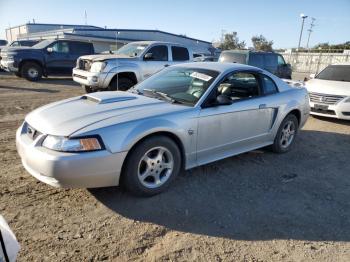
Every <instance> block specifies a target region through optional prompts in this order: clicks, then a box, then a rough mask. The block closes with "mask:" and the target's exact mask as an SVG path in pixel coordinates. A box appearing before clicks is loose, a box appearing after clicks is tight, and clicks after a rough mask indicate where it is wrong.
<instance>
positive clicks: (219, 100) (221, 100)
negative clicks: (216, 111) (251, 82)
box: [215, 95, 232, 106]
mask: <svg viewBox="0 0 350 262" xmlns="http://www.w3.org/2000/svg"><path fill="white" fill-rule="evenodd" d="M231 104H232V100H231V99H230V98H229V97H228V96H225V95H218V96H217V97H216V102H215V105H217V106H224V105H231Z"/></svg>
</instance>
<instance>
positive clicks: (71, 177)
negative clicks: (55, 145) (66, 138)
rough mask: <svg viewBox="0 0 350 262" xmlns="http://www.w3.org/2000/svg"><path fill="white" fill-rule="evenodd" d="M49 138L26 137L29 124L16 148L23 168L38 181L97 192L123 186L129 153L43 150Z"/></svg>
mask: <svg viewBox="0 0 350 262" xmlns="http://www.w3.org/2000/svg"><path fill="white" fill-rule="evenodd" d="M45 136H46V135H39V136H38V137H37V138H35V139H34V140H32V139H31V138H30V137H29V135H27V133H26V128H25V124H24V125H22V126H21V127H20V128H19V129H18V130H17V133H16V146H17V151H18V154H19V155H20V157H21V160H22V164H23V166H24V168H25V169H26V170H27V171H28V172H29V173H30V174H31V175H32V176H34V177H35V178H37V179H38V180H40V181H42V182H44V183H46V184H49V185H51V186H54V187H65V188H94V187H106V186H116V185H118V184H119V178H120V174H121V169H122V164H123V161H124V159H125V157H126V154H127V152H120V153H114V154H112V153H110V152H108V151H107V150H103V151H95V152H85V153H64V152H57V151H53V150H50V149H46V148H44V147H42V146H41V143H42V141H43V139H44V138H45Z"/></svg>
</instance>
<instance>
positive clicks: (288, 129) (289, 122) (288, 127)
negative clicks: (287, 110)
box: [271, 114, 298, 153]
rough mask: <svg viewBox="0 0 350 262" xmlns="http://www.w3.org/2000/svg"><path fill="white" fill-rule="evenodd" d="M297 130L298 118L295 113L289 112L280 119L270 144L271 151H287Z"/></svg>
mask: <svg viewBox="0 0 350 262" xmlns="http://www.w3.org/2000/svg"><path fill="white" fill-rule="evenodd" d="M297 132H298V119H297V118H296V116H295V115H293V114H289V115H287V116H286V118H285V119H284V120H283V121H282V123H281V125H280V127H279V129H278V131H277V135H276V137H275V140H274V143H273V145H272V146H271V148H272V151H273V152H276V153H285V152H288V151H289V150H290V149H291V147H292V145H293V144H294V140H295V137H296V135H297Z"/></svg>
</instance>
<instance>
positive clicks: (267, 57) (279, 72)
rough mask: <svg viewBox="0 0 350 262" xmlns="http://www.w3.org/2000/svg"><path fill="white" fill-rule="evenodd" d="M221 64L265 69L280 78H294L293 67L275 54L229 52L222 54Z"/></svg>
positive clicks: (241, 51) (242, 51)
mask: <svg viewBox="0 0 350 262" xmlns="http://www.w3.org/2000/svg"><path fill="white" fill-rule="evenodd" d="M219 62H225V63H239V64H246V65H251V66H255V67H259V68H262V69H265V70H267V71H269V72H270V73H272V74H274V75H276V76H278V77H280V78H286V79H291V78H292V67H291V65H290V64H287V63H286V62H285V61H284V58H283V56H282V55H280V54H277V53H273V52H260V51H250V50H227V51H223V52H222V53H221V55H220V57H219Z"/></svg>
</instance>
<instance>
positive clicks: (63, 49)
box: [52, 42, 69, 53]
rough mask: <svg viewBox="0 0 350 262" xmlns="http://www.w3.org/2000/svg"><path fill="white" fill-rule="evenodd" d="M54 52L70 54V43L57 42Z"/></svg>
mask: <svg viewBox="0 0 350 262" xmlns="http://www.w3.org/2000/svg"><path fill="white" fill-rule="evenodd" d="M52 51H53V52H56V53H69V45H68V42H56V43H55V44H54V45H53V46H52Z"/></svg>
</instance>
